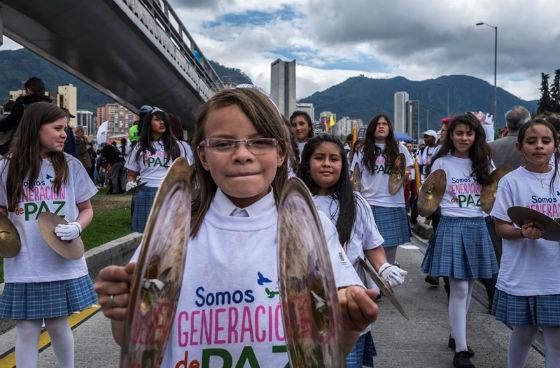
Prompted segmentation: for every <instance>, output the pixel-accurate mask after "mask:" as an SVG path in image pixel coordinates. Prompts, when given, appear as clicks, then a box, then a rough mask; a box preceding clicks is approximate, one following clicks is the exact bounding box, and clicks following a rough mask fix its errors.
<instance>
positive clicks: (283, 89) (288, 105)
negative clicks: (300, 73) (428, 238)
mask: <svg viewBox="0 0 560 368" xmlns="http://www.w3.org/2000/svg"><path fill="white" fill-rule="evenodd" d="M270 69H271V77H270V98H271V99H272V101H274V103H275V104H276V106H278V110H280V112H281V113H282V114H284V116H285V117H286V118H290V115H291V114H292V112H294V111H295V109H296V61H295V60H292V61H282V60H280V59H277V60H276V61H274V62H273V63H272V64H271V66H270Z"/></svg>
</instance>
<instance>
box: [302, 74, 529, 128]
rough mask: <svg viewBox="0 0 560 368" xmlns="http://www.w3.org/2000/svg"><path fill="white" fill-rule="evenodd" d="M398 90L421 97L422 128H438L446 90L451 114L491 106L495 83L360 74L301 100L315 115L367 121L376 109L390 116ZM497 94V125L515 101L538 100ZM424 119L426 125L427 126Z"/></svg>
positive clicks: (487, 109) (452, 77)
mask: <svg viewBox="0 0 560 368" xmlns="http://www.w3.org/2000/svg"><path fill="white" fill-rule="evenodd" d="M397 91H406V92H408V94H409V99H410V100H419V101H420V128H421V130H426V129H439V127H440V119H441V118H443V117H445V116H447V103H448V102H447V101H448V93H449V113H450V115H453V114H460V113H463V112H466V111H485V112H493V110H494V107H493V98H494V97H493V96H494V86H493V85H490V84H489V83H487V82H485V81H483V80H481V79H478V78H474V77H470V76H467V75H449V76H443V77H439V78H437V79H427V80H423V81H411V80H408V79H406V78H403V77H396V78H391V79H371V78H366V77H364V76H359V77H353V78H349V79H347V80H346V81H344V82H342V83H340V84H337V85H335V86H332V87H330V88H327V89H326V90H324V91H321V92H316V93H314V94H312V95H311V96H309V97H306V98H304V99H302V100H300V102H311V103H313V105H314V108H315V111H316V112H317V115H318V114H319V113H320V112H321V111H331V112H334V113H336V116H337V118H340V117H342V116H349V117H351V118H361V119H362V120H363V121H364V122H365V123H368V122H369V121H370V120H371V119H372V118H373V117H374V116H375V115H377V114H379V113H385V114H387V115H388V116H389V117H391V118H392V117H393V109H394V102H393V101H394V100H393V99H394V94H395V92H397ZM448 91H449V92H448ZM497 97H498V98H497V100H498V103H497V115H498V119H497V126H499V127H501V126H504V125H505V120H504V114H505V113H506V112H507V111H508V110H509V109H510V108H511V107H512V106H514V105H521V106H525V107H526V108H527V109H529V111H536V110H537V101H525V100H522V99H520V98H518V97H516V96H514V95H512V94H511V93H509V92H508V91H506V90H504V89H502V88H498V93H497ZM428 119H429V122H428ZM427 122H428V127H429V128H427V127H426V124H427Z"/></svg>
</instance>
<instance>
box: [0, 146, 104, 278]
mask: <svg viewBox="0 0 560 368" xmlns="http://www.w3.org/2000/svg"><path fill="white" fill-rule="evenodd" d="M64 156H65V158H66V162H67V163H68V182H67V183H66V184H63V185H62V187H61V189H60V193H58V194H57V193H56V192H55V190H54V188H53V186H52V183H53V181H54V178H55V174H54V168H53V166H52V164H51V162H50V160H48V159H44V160H43V161H42V164H41V170H40V172H39V176H38V177H37V181H36V182H35V183H34V186H33V190H30V189H29V185H28V182H27V181H26V182H25V183H24V197H23V198H22V200H21V201H20V202H19V203H18V206H17V209H16V211H15V212H8V218H9V219H10V220H11V221H12V222H13V224H14V226H15V227H16V229H17V231H18V233H19V237H20V240H21V250H20V252H19V254H18V255H17V256H15V257H13V258H5V259H4V280H5V281H6V282H49V281H58V280H70V279H75V278H78V277H82V276H85V275H87V274H88V270H87V266H86V262H85V259H84V257H82V258H80V259H78V260H68V259H66V258H63V257H62V256H60V255H58V254H57V253H56V252H55V251H53V250H52V249H51V247H49V246H48V244H47V243H46V242H45V241H44V240H43V238H42V237H41V234H40V233H39V225H38V223H37V216H39V214H40V213H42V212H53V213H55V214H57V215H59V216H63V217H64V218H65V219H66V220H67V221H68V222H73V221H76V219H77V218H78V214H79V211H78V206H77V204H78V203H82V202H85V201H87V200H89V199H90V198H91V197H93V196H94V195H95V193H97V188H96V187H95V185H94V184H93V182H92V181H91V179H90V178H89V176H88V173H87V172H86V170H85V169H84V166H83V165H82V164H81V163H80V161H79V160H78V159H76V158H74V157H73V156H70V155H68V154H64ZM8 168H9V160H8V159H6V158H3V159H2V160H0V180H1V183H2V185H1V186H0V206H4V207H6V208H7V207H8V197H7V194H6V181H7V178H8Z"/></svg>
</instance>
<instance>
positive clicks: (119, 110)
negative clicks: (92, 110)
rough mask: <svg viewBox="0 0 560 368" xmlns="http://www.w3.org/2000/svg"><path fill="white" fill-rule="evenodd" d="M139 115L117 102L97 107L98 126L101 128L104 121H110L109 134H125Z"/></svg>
mask: <svg viewBox="0 0 560 368" xmlns="http://www.w3.org/2000/svg"><path fill="white" fill-rule="evenodd" d="M136 120H138V116H137V115H136V114H134V113H133V112H132V111H130V110H128V109H127V108H126V107H124V106H122V105H119V104H117V103H109V104H106V105H105V106H101V107H98V108H97V116H96V126H97V128H99V126H100V125H101V123H103V122H104V121H108V122H109V135H110V136H111V135H113V136H114V135H125V134H128V129H129V128H130V127H131V126H132V123H133V122H134V121H136Z"/></svg>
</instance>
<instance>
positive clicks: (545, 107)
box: [537, 73, 554, 114]
mask: <svg viewBox="0 0 560 368" xmlns="http://www.w3.org/2000/svg"><path fill="white" fill-rule="evenodd" d="M549 78H550V76H549V75H548V74H544V73H541V88H540V91H541V98H540V100H539V109H538V110H537V113H539V114H542V113H543V112H547V111H548V112H550V111H553V108H554V104H553V102H552V98H551V97H550V90H549V88H548V79H549Z"/></svg>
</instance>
